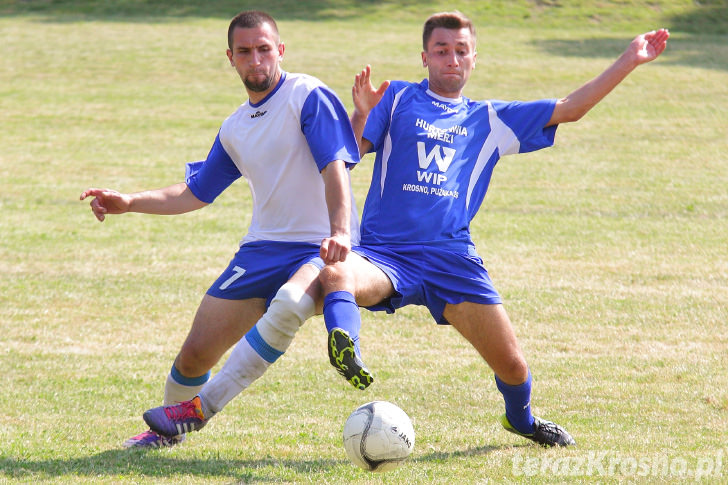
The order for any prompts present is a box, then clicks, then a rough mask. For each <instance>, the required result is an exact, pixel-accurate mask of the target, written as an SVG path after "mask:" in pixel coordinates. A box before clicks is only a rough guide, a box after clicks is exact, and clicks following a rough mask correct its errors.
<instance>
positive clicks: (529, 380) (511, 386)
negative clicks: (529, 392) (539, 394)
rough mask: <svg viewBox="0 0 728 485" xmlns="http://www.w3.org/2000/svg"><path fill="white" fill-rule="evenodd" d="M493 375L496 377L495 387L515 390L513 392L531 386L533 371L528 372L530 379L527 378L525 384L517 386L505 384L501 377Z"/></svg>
mask: <svg viewBox="0 0 728 485" xmlns="http://www.w3.org/2000/svg"><path fill="white" fill-rule="evenodd" d="M493 375H494V376H495V385H496V386H497V387H498V389H500V390H503V389H513V390H517V389H519V388H521V387H523V386H525V385H528V386H530V385H531V370H530V369H529V370H528V377H527V378H526V380H525V382H522V383H521V384H517V385H515V386H514V385H511V384H506V383H505V382H503V381H502V380H501V379H500V377H498V376H497V375H495V374H493Z"/></svg>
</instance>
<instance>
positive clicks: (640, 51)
mask: <svg viewBox="0 0 728 485" xmlns="http://www.w3.org/2000/svg"><path fill="white" fill-rule="evenodd" d="M669 38H670V32H668V30H667V29H660V30H653V31H652V32H647V33H646V34H642V35H638V36H637V37H635V39H634V40H633V41H632V43H631V44H630V45H629V47H628V48H627V51H628V52H629V53H630V54H631V55H632V56H633V58H634V61H635V63H636V64H637V65H639V64H644V63H646V62H650V61H652V60H654V59H655V58H657V56H659V55H660V54H662V51H664V50H665V47H667V39H669Z"/></svg>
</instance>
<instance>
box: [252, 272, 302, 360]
mask: <svg viewBox="0 0 728 485" xmlns="http://www.w3.org/2000/svg"><path fill="white" fill-rule="evenodd" d="M314 313H315V303H314V300H313V298H311V297H310V296H309V295H308V294H306V292H305V291H304V290H303V289H301V288H299V287H298V286H296V285H294V284H291V283H286V284H285V285H283V286H281V288H280V289H279V290H278V292H277V293H276V296H275V298H273V301H271V304H270V306H269V307H268V310H267V311H266V313H265V315H263V318H261V319H260V320H258V323H257V324H256V325H255V328H256V329H257V330H258V333H259V334H260V336H261V337H262V338H263V340H264V341H265V342H266V343H267V344H268V345H270V346H271V347H273V348H274V349H277V350H281V351H285V350H286V349H287V348H288V346H289V345H290V343H291V341H292V340H293V337H294V336H295V335H296V332H297V331H298V329H299V328H300V327H301V325H303V322H305V321H306V320H308V319H309V318H310V317H312V316H313V315H314Z"/></svg>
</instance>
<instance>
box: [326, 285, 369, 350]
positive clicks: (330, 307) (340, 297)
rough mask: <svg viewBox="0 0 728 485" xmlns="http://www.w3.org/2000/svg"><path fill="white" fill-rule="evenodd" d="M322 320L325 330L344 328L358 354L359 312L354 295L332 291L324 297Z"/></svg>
mask: <svg viewBox="0 0 728 485" xmlns="http://www.w3.org/2000/svg"><path fill="white" fill-rule="evenodd" d="M324 322H326V330H327V331H328V332H331V330H333V329H334V328H340V329H342V330H345V331H346V332H347V333H348V334H349V337H351V339H352V340H353V341H354V347H355V348H356V353H357V354H359V329H361V314H360V313H359V305H357V304H356V299H355V298H354V295H352V294H351V293H349V292H348V291H334V292H332V293H329V294H328V295H326V297H325V298H324Z"/></svg>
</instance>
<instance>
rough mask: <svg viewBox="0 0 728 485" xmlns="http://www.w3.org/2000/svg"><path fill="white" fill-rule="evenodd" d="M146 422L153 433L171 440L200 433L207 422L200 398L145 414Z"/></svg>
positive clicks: (150, 410)
mask: <svg viewBox="0 0 728 485" xmlns="http://www.w3.org/2000/svg"><path fill="white" fill-rule="evenodd" d="M144 421H146V423H147V424H148V425H149V427H150V428H152V431H155V432H157V433H159V434H160V435H162V436H166V437H168V438H171V437H173V436H177V435H180V434H184V433H188V432H190V431H199V430H201V429H202V428H204V427H205V425H206V424H207V420H206V419H205V416H204V415H203V414H202V407H201V405H200V397H199V396H195V397H194V399H192V400H191V401H183V402H181V403H179V404H173V405H171V406H160V407H158V408H153V409H149V410H148V411H146V412H145V413H144Z"/></svg>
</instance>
